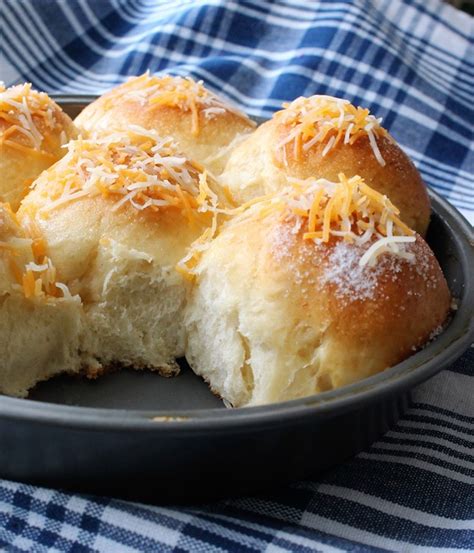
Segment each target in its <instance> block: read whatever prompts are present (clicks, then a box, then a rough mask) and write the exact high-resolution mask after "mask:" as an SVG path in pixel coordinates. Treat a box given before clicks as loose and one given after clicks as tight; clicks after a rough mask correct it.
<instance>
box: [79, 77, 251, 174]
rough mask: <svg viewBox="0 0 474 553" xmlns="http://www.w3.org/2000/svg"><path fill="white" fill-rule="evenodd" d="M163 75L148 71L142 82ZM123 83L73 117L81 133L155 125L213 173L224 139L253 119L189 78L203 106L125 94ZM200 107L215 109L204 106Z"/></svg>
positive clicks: (227, 142)
mask: <svg viewBox="0 0 474 553" xmlns="http://www.w3.org/2000/svg"><path fill="white" fill-rule="evenodd" d="M165 79H167V80H169V79H171V78H170V77H165V78H158V77H148V80H147V85H149V86H159V84H160V82H162V81H163V80H165ZM181 80H182V79H181ZM129 84H130V83H125V85H121V86H119V87H117V88H115V89H113V90H112V91H110V92H108V93H107V94H104V95H103V96H101V97H100V98H98V99H97V100H96V101H95V102H93V103H92V104H90V105H89V106H87V107H86V108H85V109H84V110H83V111H82V113H81V114H80V115H79V116H78V117H77V118H76V120H75V123H76V125H77V126H78V127H79V129H80V130H81V132H82V133H83V134H84V135H85V136H90V135H95V136H100V135H104V134H107V133H109V132H110V131H111V130H113V129H124V128H125V129H126V128H128V127H129V125H139V126H142V127H144V128H146V129H152V130H155V131H157V132H158V133H159V134H160V135H161V136H163V137H167V136H170V137H172V138H173V139H174V140H175V141H176V143H177V145H178V147H179V149H180V150H181V151H182V152H183V153H184V154H186V155H187V157H189V158H191V159H194V160H196V161H197V162H199V163H202V164H203V165H204V166H205V167H206V168H208V169H209V170H210V171H211V172H212V173H214V174H219V173H220V172H221V171H222V169H223V167H224V164H225V160H226V158H227V153H226V149H227V148H228V147H229V145H231V144H232V142H233V141H234V140H235V139H236V138H237V137H239V136H240V135H245V134H248V133H249V132H250V131H252V130H253V129H254V124H253V123H252V122H251V121H250V120H249V119H248V118H247V117H246V116H245V115H244V114H243V113H241V112H238V111H237V110H235V109H234V108H232V109H225V108H220V107H218V108H216V106H217V105H225V104H224V103H223V102H222V101H221V100H220V99H219V100H218V102H219V104H215V103H214V102H213V100H212V98H214V96H213V95H212V94H211V93H210V92H208V91H206V89H204V88H203V87H201V86H200V85H197V83H193V84H194V85H196V86H199V87H200V89H201V88H202V90H203V91H204V92H203V94H208V96H209V106H207V104H206V105H201V104H200V103H199V101H197V102H196V105H194V106H193V109H191V108H190V106H188V105H186V103H184V104H179V105H170V104H167V103H153V100H150V94H149V93H148V92H146V89H145V92H144V93H143V95H142V96H132V97H130V96H128V95H127V94H128V93H129V92H130V90H129V88H128V87H129ZM167 93H168V92H167ZM153 98H156V95H155V96H153ZM221 102H222V104H221ZM196 106H197V107H196ZM206 109H211V110H212V109H214V110H215V109H217V111H215V112H212V111H211V112H207V111H206ZM219 154H222V155H219Z"/></svg>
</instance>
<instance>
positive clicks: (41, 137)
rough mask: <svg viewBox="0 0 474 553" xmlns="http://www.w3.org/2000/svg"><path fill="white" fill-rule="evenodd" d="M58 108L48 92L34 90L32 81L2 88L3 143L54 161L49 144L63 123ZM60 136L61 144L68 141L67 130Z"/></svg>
mask: <svg viewBox="0 0 474 553" xmlns="http://www.w3.org/2000/svg"><path fill="white" fill-rule="evenodd" d="M59 111H60V108H59V107H58V106H56V105H55V104H54V102H53V101H52V100H51V99H50V98H49V97H48V95H47V94H45V93H44V92H37V91H36V90H33V89H32V88H31V84H29V83H26V84H23V85H18V86H13V87H11V88H5V87H0V146H1V145H3V146H6V147H9V148H12V149H15V150H19V151H21V152H22V153H25V154H26V153H28V154H34V155H36V156H41V157H45V158H48V159H50V161H51V162H53V161H55V160H56V157H55V156H53V155H52V154H51V153H50V152H48V147H49V146H50V142H51V135H52V134H53V132H54V131H55V130H56V129H57V128H58V127H59V126H60V125H61V122H60V121H59V120H58V117H57V115H58V112H59ZM60 139H61V143H62V144H64V143H65V142H66V141H67V137H66V135H65V133H64V132H62V133H60Z"/></svg>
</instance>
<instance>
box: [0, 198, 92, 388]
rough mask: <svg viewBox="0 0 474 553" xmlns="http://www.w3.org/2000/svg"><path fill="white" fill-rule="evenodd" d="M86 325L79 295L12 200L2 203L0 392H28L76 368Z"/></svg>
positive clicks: (0, 237) (0, 231)
mask: <svg viewBox="0 0 474 553" xmlns="http://www.w3.org/2000/svg"><path fill="white" fill-rule="evenodd" d="M38 258H40V259H41V263H37V262H36V261H35V260H37V259H38ZM81 329H82V309H81V301H80V298H79V297H78V296H76V297H72V296H71V294H70V293H69V290H68V288H67V286H65V285H64V284H63V283H61V282H59V281H58V280H57V275H56V271H55V268H54V266H53V264H52V263H51V260H50V259H49V258H48V257H46V256H45V255H44V251H42V249H41V244H40V243H39V242H35V241H34V240H32V239H31V238H29V237H27V236H26V234H25V232H24V230H23V229H22V228H21V227H20V225H19V224H18V221H17V220H16V217H15V215H14V214H13V212H12V211H11V209H10V207H9V206H8V204H0V350H1V352H2V361H1V366H0V391H1V392H2V393H4V394H9V395H15V396H25V395H26V394H27V392H28V390H29V389H30V388H31V387H33V386H34V385H35V384H36V383H37V382H39V381H41V380H46V379H48V378H50V377H51V376H54V375H55V374H57V373H59V372H77V371H78V370H79V369H80V365H81V362H80V359H79V357H78V352H79V348H80V344H79V337H80V334H81Z"/></svg>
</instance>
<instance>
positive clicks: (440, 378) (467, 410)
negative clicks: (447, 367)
mask: <svg viewBox="0 0 474 553" xmlns="http://www.w3.org/2000/svg"><path fill="white" fill-rule="evenodd" d="M472 398H474V378H473V377H472V376H467V375H465V374H458V373H455V372H451V371H441V372H440V373H438V374H437V375H435V376H434V377H433V378H430V379H429V380H428V381H427V382H425V383H424V384H422V385H421V386H418V387H417V388H415V389H414V391H413V401H414V402H416V403H427V404H428V405H433V406H434V407H440V408H441V409H446V410H448V411H452V412H453V413H457V414H459V415H464V416H468V417H473V420H474V401H472Z"/></svg>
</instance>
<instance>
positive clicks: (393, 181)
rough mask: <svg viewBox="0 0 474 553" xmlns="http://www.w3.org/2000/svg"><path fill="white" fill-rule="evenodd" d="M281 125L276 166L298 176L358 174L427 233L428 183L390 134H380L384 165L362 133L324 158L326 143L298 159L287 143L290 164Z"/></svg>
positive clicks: (331, 177)
mask: <svg viewBox="0 0 474 553" xmlns="http://www.w3.org/2000/svg"><path fill="white" fill-rule="evenodd" d="M285 127H286V125H280V126H279V127H278V128H277V129H276V132H275V136H276V137H277V138H276V140H275V142H274V146H275V148H274V154H273V155H274V159H275V165H276V166H277V167H279V168H280V169H281V170H282V171H284V172H285V173H286V174H287V175H289V176H292V177H297V178H303V179H305V178H309V177H314V176H317V177H318V178H326V179H328V180H332V181H335V180H337V176H338V174H339V173H344V174H346V175H359V176H361V177H362V178H363V179H364V180H365V182H366V183H367V184H368V185H369V186H370V187H372V188H374V189H375V190H377V191H378V192H381V193H382V194H385V195H386V196H387V197H388V198H389V199H390V200H391V201H392V202H393V203H394V204H395V205H396V206H397V207H398V209H400V213H401V219H402V220H403V221H404V222H405V223H406V224H407V225H408V226H409V227H410V228H412V229H413V230H415V231H416V232H418V233H419V234H421V235H422V236H424V235H425V234H426V230H427V228H428V223H429V219H430V212H431V206H430V200H429V197H428V193H427V190H426V186H425V185H424V183H423V181H422V180H421V176H420V174H419V172H418V170H417V169H416V167H415V166H414V164H413V162H412V161H411V160H410V158H409V157H408V156H407V155H406V154H405V153H404V152H403V150H402V149H401V148H400V147H399V146H398V145H397V144H396V143H395V141H394V140H393V139H392V138H390V137H385V136H382V137H379V138H378V139H377V144H378V147H379V149H380V153H381V154H382V157H383V158H384V160H385V163H386V164H385V166H382V165H381V164H380V163H379V162H378V161H377V159H376V158H375V156H374V154H373V151H372V148H371V146H370V142H369V138H368V137H367V136H363V137H361V138H359V139H358V140H357V141H355V142H354V144H343V143H342V142H340V143H339V144H338V145H337V146H336V147H334V148H332V149H330V150H329V151H328V152H327V153H326V155H325V156H324V157H323V155H322V153H323V151H324V148H325V143H317V144H315V145H314V146H312V147H311V148H310V149H309V150H308V151H307V152H304V151H303V152H302V159H300V160H297V159H295V155H294V148H292V145H291V144H287V145H286V146H285V152H286V159H287V163H288V165H287V166H285V164H284V162H283V152H282V149H278V148H276V145H277V144H278V143H279V141H280V140H281V137H284V136H285V135H286V133H287V132H288V130H289V129H288V128H285Z"/></svg>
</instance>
